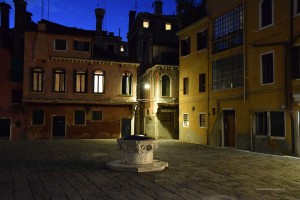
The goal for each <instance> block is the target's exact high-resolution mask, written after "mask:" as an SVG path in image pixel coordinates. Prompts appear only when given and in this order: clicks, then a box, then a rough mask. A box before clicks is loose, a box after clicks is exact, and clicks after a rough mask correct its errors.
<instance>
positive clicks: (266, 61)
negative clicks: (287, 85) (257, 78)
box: [261, 53, 274, 84]
mask: <svg viewBox="0 0 300 200" xmlns="http://www.w3.org/2000/svg"><path fill="white" fill-rule="evenodd" d="M261 82H262V84H269V83H273V82H274V61H273V53H266V54H263V55H261Z"/></svg>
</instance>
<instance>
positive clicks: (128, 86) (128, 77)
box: [122, 72, 132, 95]
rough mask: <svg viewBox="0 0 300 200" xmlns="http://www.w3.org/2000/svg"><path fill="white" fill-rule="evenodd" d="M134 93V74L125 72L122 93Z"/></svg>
mask: <svg viewBox="0 0 300 200" xmlns="http://www.w3.org/2000/svg"><path fill="white" fill-rule="evenodd" d="M131 94H132V74H131V73H130V72H125V73H123V75H122V95H131Z"/></svg>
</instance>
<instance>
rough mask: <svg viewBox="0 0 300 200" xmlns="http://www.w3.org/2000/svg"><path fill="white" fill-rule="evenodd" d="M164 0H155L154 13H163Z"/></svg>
mask: <svg viewBox="0 0 300 200" xmlns="http://www.w3.org/2000/svg"><path fill="white" fill-rule="evenodd" d="M162 4H163V2H162V0H155V1H154V14H156V15H162Z"/></svg>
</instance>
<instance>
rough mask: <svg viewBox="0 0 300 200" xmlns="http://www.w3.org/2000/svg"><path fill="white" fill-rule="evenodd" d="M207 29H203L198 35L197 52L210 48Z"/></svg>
mask: <svg viewBox="0 0 300 200" xmlns="http://www.w3.org/2000/svg"><path fill="white" fill-rule="evenodd" d="M207 33H208V32H207V29H203V30H202V31H199V32H198V33H197V51H202V50H204V49H207V47H208V34H207Z"/></svg>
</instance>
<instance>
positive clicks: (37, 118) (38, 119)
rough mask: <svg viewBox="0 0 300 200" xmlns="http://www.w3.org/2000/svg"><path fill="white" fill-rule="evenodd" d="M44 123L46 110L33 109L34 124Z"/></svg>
mask: <svg viewBox="0 0 300 200" xmlns="http://www.w3.org/2000/svg"><path fill="white" fill-rule="evenodd" d="M43 124H44V110H41V109H37V110H33V111H32V125H43Z"/></svg>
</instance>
